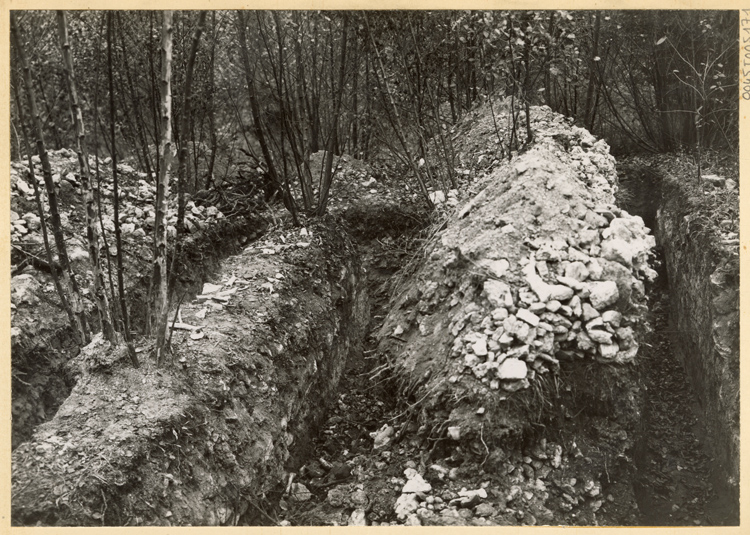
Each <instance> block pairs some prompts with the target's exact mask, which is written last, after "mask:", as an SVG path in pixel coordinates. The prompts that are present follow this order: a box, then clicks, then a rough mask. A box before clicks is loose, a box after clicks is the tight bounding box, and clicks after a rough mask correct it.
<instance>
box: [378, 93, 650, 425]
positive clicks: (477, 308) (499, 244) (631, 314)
mask: <svg viewBox="0 0 750 535" xmlns="http://www.w3.org/2000/svg"><path fill="white" fill-rule="evenodd" d="M532 117H533V118H534V127H535V142H534V144H533V145H532V146H531V147H530V148H529V149H528V150H526V151H525V152H523V153H521V154H519V155H516V156H515V157H514V158H513V159H512V160H510V161H507V160H506V161H499V160H498V161H497V165H490V166H489V167H487V168H486V169H485V173H484V174H482V173H481V169H478V168H476V167H475V169H476V171H477V176H476V178H475V179H474V182H473V183H471V184H469V185H467V186H465V187H463V188H462V190H461V192H460V196H461V197H462V202H461V203H460V204H459V205H458V206H457V207H456V208H455V210H453V213H452V214H450V215H449V216H448V217H447V221H446V223H445V226H444V229H442V230H440V231H439V232H438V233H437V234H436V236H435V239H434V240H432V242H431V243H430V244H428V245H427V248H426V250H425V252H424V258H425V260H424V262H423V263H422V265H421V266H420V267H419V269H418V271H417V273H416V274H415V276H414V277H413V278H412V280H410V281H409V282H407V283H405V285H403V286H402V287H401V288H399V289H398V291H397V293H396V296H395V297H394V302H393V304H392V308H391V311H390V313H389V314H388V316H387V317H386V319H385V321H384V324H383V327H382V329H381V331H380V333H379V335H378V337H379V340H380V350H381V351H383V352H385V353H389V354H391V355H392V356H393V357H394V364H395V368H396V369H397V374H399V375H402V374H403V375H402V377H401V378H402V380H403V382H404V384H411V385H414V384H419V385H420V389H421V391H422V392H423V393H424V394H423V395H424V396H425V399H424V403H425V404H426V406H428V407H430V406H433V405H434V406H435V407H439V406H441V405H443V402H442V401H440V400H441V399H446V397H448V398H450V397H457V396H453V395H452V394H451V392H454V391H455V389H456V388H460V391H462V392H471V396H472V397H473V398H474V399H475V400H476V395H479V396H480V397H481V398H482V399H484V398H485V397H490V398H492V399H495V400H503V399H507V397H508V395H509V393H512V392H517V391H519V390H524V389H526V388H528V387H529V386H530V385H531V383H532V382H533V381H534V380H535V379H536V378H537V376H538V375H541V374H547V373H550V372H551V373H556V372H557V371H558V370H559V369H560V367H561V366H564V363H565V362H566V361H575V360H579V359H581V360H582V359H590V360H594V361H597V362H600V363H604V364H616V365H624V364H628V363H631V362H633V360H634V359H635V357H636V355H637V353H638V349H639V343H638V338H639V336H640V332H641V331H642V329H643V328H644V324H645V321H644V312H645V310H646V301H647V300H646V295H645V283H646V282H647V281H651V280H653V279H654V277H655V276H656V273H655V271H654V270H653V269H651V268H650V267H649V264H648V262H649V259H650V256H651V251H652V249H653V247H654V246H655V239H654V237H653V236H652V235H650V231H649V229H648V228H646V226H645V225H644V223H643V220H642V219H641V218H640V217H638V216H631V215H630V214H628V213H627V212H626V211H624V210H621V209H620V208H618V207H616V206H615V205H614V201H615V197H614V194H615V192H616V191H617V176H616V172H615V161H614V158H612V156H611V155H610V154H609V147H608V146H607V144H606V143H605V142H604V141H601V140H598V141H597V140H596V139H595V138H594V137H593V136H592V135H591V134H590V133H589V132H588V131H586V130H585V129H582V128H578V127H574V126H572V125H571V124H570V123H569V121H568V120H567V119H565V118H564V117H562V116H560V115H558V114H555V113H552V112H551V111H550V110H549V108H546V107H540V108H533V109H532ZM480 126H481V125H480ZM475 127H476V126H475ZM488 127H489V126H488ZM464 137H465V140H464V143H467V144H469V145H471V144H472V143H473V144H474V145H477V144H479V143H480V137H481V136H477V135H475V132H474V129H472V130H471V131H470V132H469V133H468V134H466V135H465V136H464ZM485 143H487V141H485ZM489 145H490V146H491V145H492V143H489ZM490 149H492V147H490ZM490 149H488V150H490ZM446 200H447V199H446ZM477 383H479V384H477ZM417 396H418V397H419V394H417ZM461 403H470V402H461ZM474 403H475V404H476V401H475V402H474ZM480 403H484V402H480ZM459 404H460V403H459ZM493 405H495V403H494V402H490V403H489V404H488V405H487V406H486V407H485V406H482V405H480V406H479V408H478V409H477V407H476V405H475V406H474V407H473V408H472V407H471V406H470V405H467V406H466V407H464V410H461V411H460V413H461V414H472V415H474V414H476V416H477V417H479V418H476V417H475V419H477V421H478V422H479V421H482V419H485V420H486V419H488V418H492V415H491V414H490V413H491V412H492V410H493V409H492V406H493ZM454 408H455V407H454ZM450 410H451V409H450V408H449V411H450ZM485 410H486V411H487V413H486V414H485V412H484V411H485ZM467 411H468V412H467ZM475 411H476V413H475ZM478 426H479V424H477V427H478ZM455 427H460V426H455Z"/></svg>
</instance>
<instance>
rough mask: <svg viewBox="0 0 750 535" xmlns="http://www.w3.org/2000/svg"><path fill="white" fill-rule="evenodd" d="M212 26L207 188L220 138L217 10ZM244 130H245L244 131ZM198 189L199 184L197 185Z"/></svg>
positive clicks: (212, 175) (212, 14)
mask: <svg viewBox="0 0 750 535" xmlns="http://www.w3.org/2000/svg"><path fill="white" fill-rule="evenodd" d="M211 28H212V35H213V39H212V42H211V62H210V66H209V75H208V76H209V93H208V98H209V108H208V128H209V132H210V135H211V156H210V157H209V159H208V170H207V172H206V176H207V178H206V189H208V188H209V187H210V186H211V184H212V183H213V179H214V165H216V149H217V148H218V145H219V139H218V136H217V135H216V100H215V98H214V92H215V91H216V89H215V84H214V80H215V77H216V76H215V72H214V71H215V69H214V66H215V64H216V62H215V57H216V38H217V37H216V11H212V12H211ZM243 132H244V131H243ZM197 180H198V177H196V182H197ZM196 189H197V185H196Z"/></svg>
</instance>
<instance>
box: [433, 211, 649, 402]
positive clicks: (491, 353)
mask: <svg viewBox="0 0 750 535" xmlns="http://www.w3.org/2000/svg"><path fill="white" fill-rule="evenodd" d="M579 215H580V218H581V219H584V220H587V221H590V223H591V224H592V225H591V226H592V227H594V228H590V229H588V230H585V231H582V232H581V233H579V234H578V235H577V238H578V241H577V243H573V244H569V243H566V242H562V241H549V240H538V241H536V242H534V243H531V244H530V245H531V247H532V249H534V248H535V249H536V250H535V251H534V252H532V253H531V254H530V255H529V257H528V258H527V259H523V261H522V262H523V263H522V265H521V272H522V273H523V277H524V282H525V284H522V285H521V286H520V287H516V288H515V289H514V288H512V287H511V285H510V284H509V283H508V282H505V281H504V280H503V278H502V277H503V275H504V274H505V273H506V272H507V270H508V269H509V268H510V265H509V263H508V261H506V260H502V259H501V260H495V261H490V262H487V263H486V264H485V265H486V266H487V267H488V268H489V271H490V272H491V277H490V278H488V279H487V280H486V281H485V282H484V284H483V295H484V297H485V298H486V301H487V303H488V305H489V306H488V307H486V308H483V307H480V306H475V307H471V308H470V309H467V310H466V311H465V313H464V314H462V315H460V316H458V317H457V318H455V319H454V320H453V321H452V322H451V324H450V325H449V330H450V332H451V334H452V335H453V336H455V337H456V338H455V341H454V344H453V347H452V353H451V355H452V357H454V358H460V359H462V360H463V363H464V365H465V366H466V368H469V369H470V370H471V373H472V374H473V375H474V377H476V378H477V379H479V380H481V381H482V382H483V383H485V384H489V386H490V388H492V389H493V390H497V389H499V388H500V387H501V386H502V387H503V388H504V389H505V390H508V391H516V390H519V389H521V388H526V387H528V386H529V380H530V379H533V377H534V374H535V373H547V371H549V370H550V369H551V370H553V371H555V370H556V369H557V368H559V366H560V362H559V361H560V360H561V359H567V360H571V359H575V358H585V357H589V358H594V359H596V360H598V361H600V362H607V363H617V364H627V363H629V362H632V361H633V359H634V358H635V356H636V354H637V352H638V342H637V340H636V336H635V331H634V327H635V326H636V325H637V324H638V323H639V321H640V313H641V312H642V307H643V305H642V304H640V302H641V301H642V300H643V298H644V296H645V289H644V282H643V281H644V280H652V279H653V278H654V277H655V275H656V273H655V272H654V271H653V270H652V269H651V268H650V267H649V266H648V263H647V260H648V253H649V251H650V249H651V248H652V247H654V245H655V243H654V237H653V236H651V235H649V234H647V233H646V232H647V230H646V228H645V227H644V226H643V222H642V221H641V220H640V218H639V217H631V216H629V215H628V214H627V213H625V212H622V211H620V210H618V209H617V208H614V207H610V208H609V209H600V210H598V211H587V212H583V213H580V214H579ZM447 267H450V264H449V265H448V266H447ZM618 309H621V310H622V311H620V310H618ZM477 316H479V317H480V318H481V319H480V320H479V325H478V328H476V327H474V326H473V325H472V326H469V328H466V327H467V323H472V324H473V323H475V322H476V318H477ZM457 380H458V378H457V377H456V376H452V377H450V378H449V381H451V382H455V381H457Z"/></svg>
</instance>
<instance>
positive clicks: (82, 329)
mask: <svg viewBox="0 0 750 535" xmlns="http://www.w3.org/2000/svg"><path fill="white" fill-rule="evenodd" d="M10 22H11V25H10V27H11V39H12V40H13V44H14V45H15V48H16V54H17V57H18V59H19V62H20V64H21V68H22V72H23V83H24V87H25V89H26V100H27V104H28V106H29V110H30V112H31V116H32V125H33V126H34V130H35V133H36V138H37V140H36V146H37V152H38V154H39V158H40V160H41V162H42V175H43V177H44V186H45V188H46V190H47V199H48V202H49V211H50V223H51V225H52V235H53V236H54V238H55V246H56V248H57V256H58V257H59V261H60V267H61V268H62V280H63V287H64V288H65V289H66V290H67V293H68V300H69V303H70V308H71V310H72V312H73V316H74V322H73V325H72V326H73V329H74V331H75V332H76V333H77V335H78V337H79V341H80V342H81V343H82V344H87V343H88V342H89V330H88V324H87V322H86V311H85V309H84V306H83V299H82V297H81V292H80V290H79V288H78V282H77V281H76V277H75V274H74V273H73V270H72V268H71V266H70V259H69V258H68V251H67V248H66V246H65V236H64V235H63V230H62V224H61V222H60V212H59V209H58V206H57V193H56V192H55V184H54V182H53V181H52V168H51V166H50V163H49V157H48V155H47V147H46V146H45V144H44V133H43V129H44V127H43V125H42V118H41V115H40V113H39V108H38V107H37V104H36V99H35V98H34V88H33V87H32V81H31V69H30V68H29V64H28V61H27V60H26V54H25V53H24V50H23V46H22V44H21V37H20V32H21V30H20V28H19V27H18V21H17V20H16V14H15V13H14V12H12V11H11V13H10Z"/></svg>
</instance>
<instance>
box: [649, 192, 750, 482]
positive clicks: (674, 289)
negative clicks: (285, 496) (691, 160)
mask: <svg viewBox="0 0 750 535" xmlns="http://www.w3.org/2000/svg"><path fill="white" fill-rule="evenodd" d="M699 191H700V190H697V189H695V188H693V189H692V190H691V189H690V188H689V186H688V185H686V184H685V183H684V182H680V181H678V180H676V179H674V178H665V179H664V181H663V184H662V192H663V202H662V206H661V208H660V210H659V215H658V233H657V240H658V241H659V243H660V245H661V246H662V248H663V251H664V257H665V262H666V271H667V276H668V280H669V292H670V305H671V314H670V316H671V329H672V330H673V348H674V350H675V351H676V352H677V354H678V356H679V358H680V359H681V361H682V363H683V365H684V367H685V369H686V371H687V373H688V376H689V377H690V381H691V384H692V387H693V389H694V391H695V395H696V398H697V399H698V401H699V403H700V407H701V412H702V422H701V425H702V426H703V427H705V431H706V435H707V440H706V441H705V442H706V444H707V445H708V446H709V448H710V449H711V450H712V454H713V456H714V457H715V470H716V476H717V481H716V483H718V484H719V485H720V486H725V487H726V488H725V490H729V491H731V492H734V493H736V492H737V489H738V483H739V362H740V353H739V295H740V294H739V254H738V251H737V245H735V244H733V243H729V242H730V241H733V240H722V236H721V235H720V234H719V232H718V231H717V229H718V228H721V226H722V221H718V220H715V219H716V218H720V216H719V214H718V213H717V211H716V210H713V209H708V210H707V206H708V204H707V202H708V201H707V199H709V198H710V197H709V196H705V195H703V196H701V195H700V193H699ZM709 195H710V194H709Z"/></svg>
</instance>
